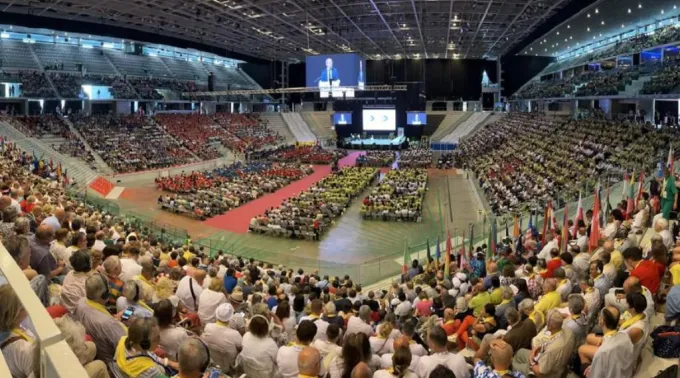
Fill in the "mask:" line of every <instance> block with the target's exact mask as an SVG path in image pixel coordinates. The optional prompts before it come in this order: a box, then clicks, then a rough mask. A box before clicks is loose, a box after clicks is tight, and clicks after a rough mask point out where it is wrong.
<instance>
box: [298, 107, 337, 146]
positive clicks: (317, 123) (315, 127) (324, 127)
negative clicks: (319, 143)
mask: <svg viewBox="0 0 680 378" xmlns="http://www.w3.org/2000/svg"><path fill="white" fill-rule="evenodd" d="M302 118H303V119H304V120H305V122H306V123H307V124H308V125H309V127H310V128H311V129H312V131H313V132H314V134H315V135H316V137H317V139H319V140H322V139H333V138H335V130H333V125H332V123H331V113H327V112H304V113H302Z"/></svg>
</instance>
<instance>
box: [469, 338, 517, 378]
mask: <svg viewBox="0 0 680 378" xmlns="http://www.w3.org/2000/svg"><path fill="white" fill-rule="evenodd" d="M488 355H489V356H490V357H491V362H492V366H487V365H486V363H485V362H484V361H483V360H481V359H480V360H478V361H477V362H475V366H474V368H473V372H472V376H473V377H475V378H477V377H479V378H481V377H501V376H502V377H507V376H510V377H515V378H520V377H523V375H522V374H521V373H520V372H518V371H512V356H513V350H512V346H511V345H510V344H508V343H506V342H505V341H503V340H500V339H497V340H493V341H491V342H490V343H489V348H488Z"/></svg>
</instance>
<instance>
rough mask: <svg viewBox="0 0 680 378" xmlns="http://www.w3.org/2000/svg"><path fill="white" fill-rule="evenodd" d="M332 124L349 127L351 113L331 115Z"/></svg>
mask: <svg viewBox="0 0 680 378" xmlns="http://www.w3.org/2000/svg"><path fill="white" fill-rule="evenodd" d="M333 124H334V125H351V124H352V113H351V112H338V113H333Z"/></svg>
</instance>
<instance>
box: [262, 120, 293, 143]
mask: <svg viewBox="0 0 680 378" xmlns="http://www.w3.org/2000/svg"><path fill="white" fill-rule="evenodd" d="M262 118H264V119H266V120H267V127H268V128H269V129H271V130H273V131H276V132H277V133H279V135H281V136H283V137H284V138H286V144H293V143H295V136H294V135H293V133H292V132H291V130H290V129H289V128H288V125H287V124H286V122H285V121H284V120H283V118H282V117H281V114H279V113H263V114H262Z"/></svg>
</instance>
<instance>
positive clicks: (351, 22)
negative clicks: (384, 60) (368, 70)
mask: <svg viewBox="0 0 680 378" xmlns="http://www.w3.org/2000/svg"><path fill="white" fill-rule="evenodd" d="M328 1H330V3H331V4H333V6H334V7H335V8H336V9H337V10H338V12H340V14H342V16H343V17H345V19H347V21H349V23H350V24H352V25H354V27H355V28H356V29H357V30H358V31H359V33H361V35H363V36H364V37H365V38H366V39H368V41H369V42H371V43H372V44H373V46H375V47H376V48H377V49H378V50H379V51H380V52H381V53H382V54H383V55H387V54H385V50H383V49H382V48H381V47H380V45H378V44H377V43H376V42H375V41H374V40H373V39H372V38H371V37H369V36H368V34H366V33H365V32H364V30H363V29H362V28H360V27H359V25H357V24H356V22H354V20H352V18H350V17H349V16H348V15H347V13H345V11H344V10H343V9H342V8H340V6H338V4H337V3H336V2H335V1H333V0H328ZM362 53H364V52H363V51H362ZM364 56H367V54H366V53H364Z"/></svg>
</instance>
